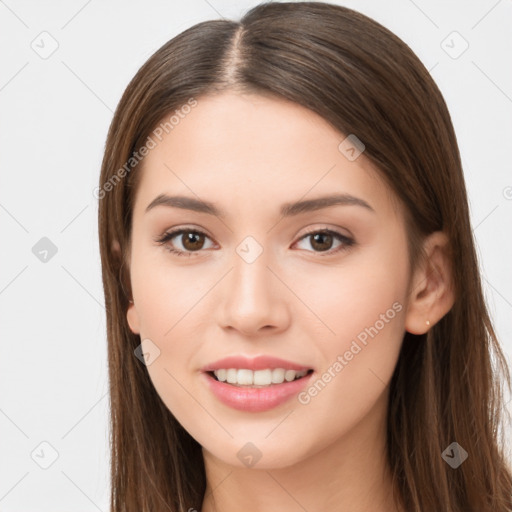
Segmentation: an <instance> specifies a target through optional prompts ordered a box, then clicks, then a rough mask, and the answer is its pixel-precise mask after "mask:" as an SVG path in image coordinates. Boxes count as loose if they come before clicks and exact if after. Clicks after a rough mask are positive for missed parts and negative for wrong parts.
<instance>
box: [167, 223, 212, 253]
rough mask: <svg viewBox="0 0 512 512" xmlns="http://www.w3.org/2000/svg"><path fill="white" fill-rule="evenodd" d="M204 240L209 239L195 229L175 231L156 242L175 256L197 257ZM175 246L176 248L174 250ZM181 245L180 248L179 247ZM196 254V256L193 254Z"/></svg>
mask: <svg viewBox="0 0 512 512" xmlns="http://www.w3.org/2000/svg"><path fill="white" fill-rule="evenodd" d="M205 239H209V237H208V236H207V235H206V234H205V233H203V232H201V231H198V230H195V229H177V230H176V231H172V232H170V233H165V234H164V236H163V237H162V238H160V239H158V240H157V242H158V243H159V244H160V245H164V246H165V248H166V249H167V250H168V251H170V252H171V253H173V254H176V255H177V256H198V255H199V253H200V252H201V249H203V248H204V243H205ZM175 245H177V246H178V247H177V248H176V247H175ZM180 245H181V247H180ZM194 253H197V254H194Z"/></svg>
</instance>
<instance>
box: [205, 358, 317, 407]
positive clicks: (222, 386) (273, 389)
mask: <svg viewBox="0 0 512 512" xmlns="http://www.w3.org/2000/svg"><path fill="white" fill-rule="evenodd" d="M221 368H225V369H229V368H237V369H243V368H246V369H248V370H253V371H255V370H265V369H267V368H283V369H285V370H296V371H302V370H309V369H310V368H309V367H308V366H303V365H300V364H296V363H292V362H291V361H286V360H284V359H279V358H276V357H272V356H258V357H255V358H247V357H243V356H232V357H226V358H224V359H220V360H219V361H215V362H214V363H211V364H209V365H206V366H204V367H203V368H202V369H201V371H202V374H201V377H202V378H204V379H205V383H206V384H207V385H208V387H209V389H210V390H211V392H212V393H213V394H214V395H215V396H216V397H217V399H219V400H220V401H221V402H222V403H224V404H225V405H228V406H229V407H232V408H234V409H238V410H240V411H245V412H263V411H268V410H270V409H273V408H274V407H277V406H279V405H281V404H283V403H285V402H287V401H288V400H290V399H291V398H292V397H293V396H296V395H297V394H298V393H299V392H300V391H301V390H302V389H303V388H304V387H305V386H306V385H307V383H308V382H309V381H310V380H311V377H312V375H313V372H311V373H308V374H306V375H305V376H304V377H301V378H300V379H297V380H293V381H291V382H287V381H285V382H283V383H282V384H272V385H271V386H268V387H262V388H252V387H238V386H234V385H232V384H228V383H227V382H220V381H218V380H217V379H215V377H213V376H212V375H210V373H208V372H212V371H213V370H218V369H221Z"/></svg>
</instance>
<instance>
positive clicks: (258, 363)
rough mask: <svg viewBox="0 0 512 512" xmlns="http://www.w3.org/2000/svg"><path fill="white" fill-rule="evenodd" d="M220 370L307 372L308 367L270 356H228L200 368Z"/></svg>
mask: <svg viewBox="0 0 512 512" xmlns="http://www.w3.org/2000/svg"><path fill="white" fill-rule="evenodd" d="M221 368H226V369H228V368H237V369H242V368H246V369H247V370H253V371H255V370H265V369H267V368H283V369H284V370H296V371H298V372H300V371H301V370H309V369H310V367H309V366H302V365H300V364H295V363H292V362H291V361H285V360H284V359H279V358H278V357H272V356H258V357H254V358H249V357H244V356H230V357H225V358H224V359H219V360H218V361H215V362H214V363H211V364H208V365H206V366H204V367H203V368H201V371H203V372H212V371H213V370H219V369H221Z"/></svg>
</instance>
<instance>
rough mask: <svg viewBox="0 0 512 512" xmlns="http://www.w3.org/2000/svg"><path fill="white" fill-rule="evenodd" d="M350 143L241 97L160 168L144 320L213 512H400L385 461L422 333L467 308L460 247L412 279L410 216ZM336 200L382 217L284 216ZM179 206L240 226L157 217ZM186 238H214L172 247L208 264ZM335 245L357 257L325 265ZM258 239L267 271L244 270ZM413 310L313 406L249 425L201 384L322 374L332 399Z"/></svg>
mask: <svg viewBox="0 0 512 512" xmlns="http://www.w3.org/2000/svg"><path fill="white" fill-rule="evenodd" d="M344 139H345V135H343V134H340V133H339V132H337V131H336V130H335V129H334V128H333V127H332V126H331V125H329V124H328V123H327V122H326V121H325V120H324V119H322V118H321V117H319V116H318V115H316V114H315V113H313V112H311V111H309V110H307V109H305V108H303V107H301V106H299V105H297V104H294V103H291V102H288V101H285V100H282V99H277V98H272V97H266V96H261V95H252V94H250V95H249V94H240V93H235V92H224V93H221V94H218V95H215V96H205V97H200V98H198V105H197V106H196V107H195V108H194V109H192V110H191V112H190V113H189V114H188V115H187V116H186V117H185V118H184V119H182V120H180V123H179V124H178V125H176V126H175V127H174V129H173V130H172V131H171V132H170V133H169V134H167V135H165V136H164V138H163V140H162V141H161V142H159V144H158V145H157V146H156V147H155V148H154V149H152V150H151V151H150V152H149V154H148V155H147V156H146V157H145V159H144V163H143V169H142V171H141V172H142V173H143V174H142V179H141V182H140V185H139V188H138V190H137V194H136V198H135V205H134V213H133V225H132V241H131V248H130V252H129V254H128V263H129V268H130V278H131V289H132V292H133V301H134V302H133V304H131V305H130V307H129V309H128V311H127V319H128V323H129V325H130V329H131V330H132V331H133V332H134V333H137V334H140V336H141V339H146V338H149V339H150V340H151V341H152V343H154V345H155V346H156V347H158V349H159V350H160V354H159V356H158V357H157V358H156V359H155V360H154V361H153V362H152V363H151V364H150V365H149V366H148V367H147V369H148V372H149V375H150V377H151V380H152V382H153V384H154V386H155V389H156V391H157V392H158V394H159V395H160V397H161V398H162V400H163V401H164V403H165V404H166V406H167V407H168V408H169V410H170V411H172V413H173V414H174V415H175V417H176V418H177V419H178V421H179V422H180V423H181V424H182V425H183V426H184V427H185V429H186V430H187V431H188V432H189V433H190V434H191V435H192V436H193V437H194V438H195V439H196V440H197V441H198V442H199V443H200V444H201V445H202V447H203V454H204V459H205V468H206V474H207V482H208V483H207V492H206V496H205V500H204V502H203V507H202V512H212V511H215V510H217V511H222V512H231V511H235V510H236V511H239V510H250V511H251V512H257V511H264V510H265V511H266V510H279V511H280V512H299V511H301V512H303V510H304V509H305V510H308V511H317V510H340V511H341V510H347V511H348V510H349V511H351V512H362V511H367V510H376V511H377V510H378V511H379V512H388V511H389V512H391V511H396V510H398V509H397V508H396V507H395V505H394V504H393V501H392V499H391V480H390V476H389V471H388V466H387V462H386V457H385V449H386V441H385V428H386V423H385V418H386V410H387V400H388V393H389V382H390V379H391V377H392V374H393V370H394V368H395V366H396V362H397V358H398V355H399V351H400V347H401V343H402V339H403V335H404V333H405V331H406V330H408V331H410V332H413V333H415V334H421V333H423V332H426V331H427V330H428V329H429V328H431V326H432V325H434V324H435V322H436V321H438V320H439V319H440V318H441V317H442V316H443V315H444V314H445V313H446V312H447V311H448V310H449V309H450V307H451V305H452V304H453V294H452V293H451V288H450V284H449V283H450V269H449V265H448V258H447V256H446V249H445V248H446V244H447V240H446V238H445V237H444V235H443V234H442V233H434V234H432V235H430V236H429V237H428V238H427V239H426V240H425V249H426V251H427V259H426V260H425V261H424V262H423V263H422V264H421V265H419V266H418V268H416V269H415V270H414V273H412V274H411V273H410V266H409V258H408V252H407V233H406V230H405V224H404V215H403V211H402V207H401V205H400V203H399V201H398V200H397V198H396V197H395V195H394V193H393V192H392V191H391V190H390V189H389V187H388V186H387V185H386V184H385V183H384V182H383V180H382V179H381V177H380V176H379V174H378V172H377V169H375V168H374V166H373V165H372V164H371V162H370V160H369V159H368V158H367V157H366V156H365V154H364V153H363V154H361V155H360V156H359V157H358V158H357V159H356V160H354V161H349V160H348V159H347V158H346V157H345V155H344V154H342V152H340V151H339V149H338V145H339V144H340V142H341V141H342V140H344ZM334 191H336V192H342V193H347V194H351V195H353V196H356V197H358V198H361V199H363V200H364V201H366V202H367V203H368V204H369V205H370V206H371V208H372V209H373V211H371V210H369V209H367V208H363V207H361V206H357V205H338V206H330V207H328V208H325V209H321V210H317V211H315V212H309V213H303V214H300V215H297V216H294V217H290V218H282V217H281V216H280V214H279V208H280V206H281V205H282V204H283V203H286V202H292V201H297V200H300V199H313V198H316V197H319V196H323V195H329V194H332V193H333V192H334ZM162 193H166V194H169V195H178V194H179V195H187V196H191V197H195V198H200V199H201V200H206V201H211V202H213V203H215V204H216V205H217V206H218V207H219V208H222V209H223V210H224V211H225V212H226V217H225V218H223V219H221V218H219V217H217V216H214V215H208V214H205V213H197V212H193V211H187V210H181V209H178V208H171V207H167V206H157V207H155V208H153V209H151V210H150V211H149V212H147V213H146V212H145V209H146V207H147V205H148V204H149V203H150V202H151V201H152V200H153V199H154V198H155V197H156V196H158V195H159V194H162ZM178 227H179V228H181V227H183V228H188V229H190V230H193V229H200V230H201V231H203V232H205V233H206V235H207V236H206V237H205V238H203V239H200V240H199V242H196V245H195V246H194V245H193V244H190V243H189V244H187V240H186V238H185V236H183V235H177V236H175V237H174V238H173V239H172V240H171V241H169V242H167V247H172V246H173V247H174V248H176V249H180V250H182V251H187V249H188V252H189V253H193V252H194V251H193V250H194V247H197V248H198V249H196V251H195V253H193V255H192V256H190V257H187V256H176V255H174V254H172V253H171V252H169V250H168V249H167V248H166V246H164V245H159V244H158V243H157V242H155V239H156V238H157V237H161V236H163V235H164V234H165V233H166V232H168V231H170V230H171V228H178ZM326 228H328V229H331V230H334V231H337V232H339V233H340V234H342V235H344V236H348V237H351V238H352V239H353V240H354V241H355V243H354V245H352V246H350V247H347V246H344V249H343V250H341V251H337V249H338V248H339V247H340V246H343V243H342V242H340V241H339V240H338V239H337V238H336V237H334V238H333V239H332V242H331V245H330V246H329V241H327V242H324V243H325V244H326V245H325V247H326V248H327V252H325V251H324V252H322V250H321V248H320V249H319V248H318V247H319V244H318V243H316V244H315V241H314V239H313V237H312V236H309V237H306V236H305V234H306V233H307V232H309V231H313V230H314V231H315V232H317V231H322V230H323V229H326ZM247 236H252V237H253V238H254V239H255V240H256V241H257V242H258V244H260V246H261V248H262V249H263V252H262V253H261V255H260V256H259V257H258V258H257V259H256V260H255V261H254V262H252V263H250V264H249V263H247V262H246V261H244V259H242V258H241V257H240V256H239V255H238V253H237V252H236V249H237V247H238V246H239V244H240V243H241V242H242V241H243V240H244V238H245V237H247ZM201 240H202V245H201ZM328 253H329V254H328ZM327 254H328V255H327ZM397 303H398V304H399V305H400V306H401V310H400V311H398V312H397V311H395V313H396V314H395V315H394V317H393V318H392V319H391V320H389V321H388V322H386V323H385V326H384V327H383V328H381V329H380V330H379V331H378V334H377V335H375V337H373V338H369V340H368V343H367V345H366V346H363V348H362V350H361V351H360V352H358V353H357V355H356V356H354V357H353V359H352V360H350V361H348V364H347V365H346V366H344V367H343V369H342V371H339V372H338V373H336V376H335V377H334V378H332V379H331V380H330V382H329V383H328V384H327V385H326V386H325V387H324V389H322V390H321V391H320V392H319V393H318V394H317V395H316V396H314V397H313V398H311V400H310V402H309V403H307V404H302V403H300V402H299V401H298V400H297V399H295V398H292V399H291V400H289V401H288V402H286V403H285V404H283V405H280V406H279V407H277V408H275V409H272V410H270V411H266V412H260V413H251V412H242V411H238V410H235V409H232V408H230V407H228V406H226V405H224V404H223V403H221V402H219V401H218V400H217V399H216V398H215V396H214V395H213V394H212V393H211V392H210V390H209V389H208V387H207V386H205V385H204V383H203V382H202V379H201V378H200V371H199V370H200V368H201V367H203V366H204V365H206V364H207V363H211V362H213V361H215V360H217V359H220V358H222V357H225V356H228V355H234V354H243V355H247V356H257V355H261V354H269V355H274V356H276V357H281V358H283V359H288V360H291V361H294V362H296V363H300V364H304V365H307V366H309V367H311V368H314V370H315V374H314V375H313V378H312V381H311V382H315V381H316V380H317V379H319V378H321V376H322V374H323V373H324V372H325V371H327V370H328V369H329V367H331V368H332V366H333V363H335V361H336V360H337V357H338V356H339V355H343V354H344V353H345V352H346V351H347V350H348V349H349V348H350V346H351V343H352V342H353V340H354V339H356V337H357V336H358V334H360V333H361V332H362V331H364V329H365V327H369V326H373V325H375V324H376V321H377V320H379V318H381V315H382V314H385V313H386V311H388V310H389V309H390V308H392V305H393V304H395V305H396V304H397ZM395 307H396V306H395ZM427 320H429V321H430V326H428V325H427V323H426V321H427ZM360 345H361V344H360ZM331 372H332V370H331ZM247 442H251V443H253V444H254V445H255V446H256V447H257V448H258V450H259V451H260V452H261V459H260V460H259V461H258V462H257V463H256V464H255V465H254V466H252V467H247V466H245V465H244V464H243V463H242V461H241V460H240V459H239V458H238V457H237V453H238V451H239V450H240V449H241V448H242V447H243V446H244V445H245V444H246V443H247ZM212 489H213V491H212Z"/></svg>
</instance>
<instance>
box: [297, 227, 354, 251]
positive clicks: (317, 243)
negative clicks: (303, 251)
mask: <svg viewBox="0 0 512 512" xmlns="http://www.w3.org/2000/svg"><path fill="white" fill-rule="evenodd" d="M304 240H309V246H310V247H312V248H313V251H309V252H317V253H322V252H324V253H326V254H325V256H327V255H330V254H334V253H337V252H339V251H343V250H346V249H348V248H349V247H351V246H353V245H354V244H355V241H354V240H353V239H352V238H349V237H348V236H345V235H342V234H341V233H338V232H336V231H332V230H330V229H323V230H316V231H311V232H310V233H307V234H306V235H304V236H303V237H302V238H301V239H300V240H299V242H302V241H304ZM336 241H337V242H338V245H337V246H336V247H335V248H334V249H332V247H333V244H334V243H335V242H336ZM321 256H324V254H321Z"/></svg>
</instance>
